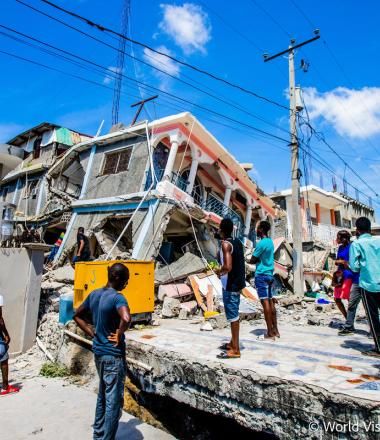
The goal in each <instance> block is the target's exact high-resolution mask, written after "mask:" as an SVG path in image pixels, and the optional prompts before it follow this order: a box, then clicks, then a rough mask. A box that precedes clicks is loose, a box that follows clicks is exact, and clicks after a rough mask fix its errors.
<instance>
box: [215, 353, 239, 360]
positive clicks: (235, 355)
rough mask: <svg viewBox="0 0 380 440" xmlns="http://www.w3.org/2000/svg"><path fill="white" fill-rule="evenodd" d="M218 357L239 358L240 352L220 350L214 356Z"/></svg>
mask: <svg viewBox="0 0 380 440" xmlns="http://www.w3.org/2000/svg"><path fill="white" fill-rule="evenodd" d="M216 357H217V358H218V359H239V358H240V353H232V352H231V351H227V352H224V351H223V352H222V353H220V354H218V355H217V356H216Z"/></svg>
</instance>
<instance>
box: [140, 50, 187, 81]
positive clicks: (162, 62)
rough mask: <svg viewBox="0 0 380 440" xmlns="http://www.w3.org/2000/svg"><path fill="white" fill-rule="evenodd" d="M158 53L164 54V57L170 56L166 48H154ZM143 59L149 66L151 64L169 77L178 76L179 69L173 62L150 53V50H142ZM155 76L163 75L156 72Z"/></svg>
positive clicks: (162, 56)
mask: <svg viewBox="0 0 380 440" xmlns="http://www.w3.org/2000/svg"><path fill="white" fill-rule="evenodd" d="M155 49H156V50H158V51H159V52H162V53H165V54H166V55H171V52H170V50H169V49H168V48H166V47H165V46H159V47H157V48H155ZM144 59H145V61H146V62H148V63H149V64H152V65H153V66H154V67H157V68H158V69H161V70H163V71H165V72H167V73H169V74H170V75H173V76H178V75H179V71H180V67H179V65H178V64H177V63H176V62H175V61H172V60H171V59H170V58H167V57H165V56H164V55H160V54H158V53H156V52H153V51H151V50H150V49H147V48H145V49H144ZM157 74H160V75H164V74H163V73H161V72H157Z"/></svg>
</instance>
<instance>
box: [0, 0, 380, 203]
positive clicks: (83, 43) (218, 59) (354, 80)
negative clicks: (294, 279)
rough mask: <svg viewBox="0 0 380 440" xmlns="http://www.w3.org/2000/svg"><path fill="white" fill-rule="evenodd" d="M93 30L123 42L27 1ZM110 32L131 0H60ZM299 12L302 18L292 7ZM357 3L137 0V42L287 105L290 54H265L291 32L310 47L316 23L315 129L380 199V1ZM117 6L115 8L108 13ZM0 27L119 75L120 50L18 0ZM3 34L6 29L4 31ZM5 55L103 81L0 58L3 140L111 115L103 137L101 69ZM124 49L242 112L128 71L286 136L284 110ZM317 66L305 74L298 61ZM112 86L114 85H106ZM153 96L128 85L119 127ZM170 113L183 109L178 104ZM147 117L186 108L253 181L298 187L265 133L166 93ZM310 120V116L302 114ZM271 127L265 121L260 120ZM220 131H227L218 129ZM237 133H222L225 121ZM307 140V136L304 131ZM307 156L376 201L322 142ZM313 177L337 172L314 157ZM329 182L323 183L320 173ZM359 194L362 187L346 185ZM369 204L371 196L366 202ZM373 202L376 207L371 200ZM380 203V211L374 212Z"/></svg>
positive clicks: (25, 51)
mask: <svg viewBox="0 0 380 440" xmlns="http://www.w3.org/2000/svg"><path fill="white" fill-rule="evenodd" d="M23 1H24V2H25V3H29V4H31V5H33V6H34V7H36V8H39V9H41V10H43V11H45V12H47V13H49V14H51V15H54V16H56V17H58V18H60V19H62V20H65V21H67V22H68V23H71V24H73V25H74V26H76V27H79V28H80V29H82V30H83V31H85V32H88V33H91V35H93V36H95V37H97V38H100V39H102V40H103V41H105V42H107V43H108V44H111V45H114V46H117V45H118V41H117V40H115V39H114V38H112V37H109V36H107V35H105V34H103V33H101V32H98V31H96V30H93V29H91V28H89V27H88V26H86V25H85V24H81V23H80V22H78V21H76V20H74V19H72V18H68V17H67V16H65V15H64V14H61V13H59V12H58V11H56V10H54V9H52V8H51V7H49V6H47V5H44V4H43V3H42V2H41V1H39V0H23ZM56 3H58V4H60V5H62V6H64V7H66V8H68V9H72V10H75V11H77V12H78V13H79V14H82V15H84V16H86V17H88V18H91V19H92V20H94V21H96V22H99V23H101V24H104V25H106V26H108V27H110V28H113V29H116V30H119V29H120V11H121V7H122V4H123V0H111V1H109V2H104V1H102V0H56ZM295 5H297V6H298V7H299V8H302V11H303V13H304V15H306V16H307V18H305V16H304V15H302V14H301V13H300V11H299V10H298V9H297V8H296V6H295ZM370 5H371V7H360V4H359V3H358V2H357V1H355V0H346V1H345V2H342V1H339V0H333V1H327V0H321V1H319V2H316V1H311V0H302V1H301V0H266V1H264V0H238V1H237V2H234V3H233V5H232V4H231V3H228V2H221V1H217V0H205V1H188V2H178V1H175V2H173V1H169V0H168V1H162V2H157V1H153V0H146V1H144V2H141V1H137V0H131V21H130V29H131V36H132V37H133V38H135V39H136V40H140V41H143V42H145V43H147V44H148V45H150V46H152V47H154V48H159V49H160V50H161V51H163V52H166V53H170V54H172V55H174V56H175V57H177V58H180V59H183V60H185V61H187V62H189V63H191V64H194V65H197V66H199V67H201V68H203V69H205V70H208V71H210V72H214V73H216V74H217V75H219V76H221V77H223V78H225V79H226V80H229V81H232V82H234V83H238V84H240V85H242V86H244V87H246V88H249V89H250V90H253V91H255V92H257V93H258V94H260V95H263V96H266V97H268V98H270V99H272V100H274V101H276V102H279V103H281V104H283V105H285V106H287V105H288V102H287V93H286V90H287V86H288V65H287V60H286V58H284V57H282V58H278V59H276V60H274V61H272V62H270V63H264V62H263V58H262V54H263V53H264V52H268V53H275V52H277V51H280V50H282V49H284V48H285V47H287V45H288V44H289V39H290V37H289V36H290V35H291V36H292V37H294V38H296V39H297V41H302V40H304V39H308V38H310V37H311V36H313V33H312V31H313V28H314V27H315V26H316V27H318V28H319V29H320V31H321V36H322V38H321V40H319V41H317V42H314V43H312V44H310V45H309V46H307V47H306V48H305V49H301V50H299V51H297V54H296V68H297V71H296V77H297V83H299V84H300V85H301V86H302V88H303V89H304V99H305V102H306V104H307V107H308V110H309V115H310V118H311V123H312V125H313V126H314V127H315V129H316V130H318V131H320V132H323V134H324V136H325V139H326V140H327V141H328V142H329V144H330V145H332V146H333V147H334V148H335V149H336V150H337V151H338V152H339V153H340V154H341V155H342V157H343V158H344V159H345V160H346V161H347V162H348V163H349V164H350V165H351V166H352V167H353V168H354V169H355V170H356V171H357V173H358V174H359V175H360V176H361V177H362V178H363V180H364V181H365V182H366V184H367V185H369V186H370V187H371V188H373V189H374V190H375V191H376V192H377V191H379V192H380V181H379V174H380V142H379V141H380V84H379V77H380V75H379V61H378V54H379V49H380V38H379V30H378V29H379V27H378V23H379V19H380V6H379V5H377V4H376V2H371V3H370ZM111 6H112V7H111ZM0 17H1V18H0V24H1V25H5V26H8V27H11V28H13V29H16V30H17V31H19V32H23V33H25V34H28V35H31V36H33V37H35V38H38V39H40V40H43V41H45V42H48V43H49V44H52V45H54V46H57V47H59V48H61V49H65V50H67V51H70V52H72V53H75V54H76V55H79V56H82V57H84V58H86V59H89V60H91V61H93V62H95V63H98V64H101V65H103V66H107V67H109V68H111V69H114V68H115V66H116V51H114V50H112V49H111V48H108V47H106V46H103V45H101V44H99V43H97V42H95V41H92V40H90V39H88V38H87V37H85V36H83V35H80V34H78V33H77V32H75V31H73V30H71V29H68V28H66V27H64V26H62V25H60V24H59V23H57V22H53V21H52V20H49V19H48V18H46V17H43V16H41V15H39V14H37V13H36V12H33V11H31V10H30V9H28V8H26V7H25V6H23V5H21V4H19V3H17V2H16V1H15V0H3V1H2V2H1V4H0ZM0 32H9V31H5V30H4V28H0ZM0 42H1V47H0V50H2V51H6V52H10V53H13V54H16V55H18V56H21V57H25V58H29V59H32V60H34V61H35V62H39V63H43V64H47V65H49V66H51V67H53V68H58V69H61V70H64V71H66V72H70V73H71V74H73V75H77V76H81V77H84V78H86V79H88V80H90V81H94V82H97V83H99V84H100V85H102V86H103V87H102V86H98V85H95V84H89V83H86V82H84V81H81V80H79V79H75V78H72V77H68V76H65V75H63V74H61V73H58V72H55V71H49V70H46V69H44V68H41V66H36V65H32V64H29V63H27V62H25V61H21V60H18V59H14V58H12V57H9V56H8V55H5V54H2V53H0V62H1V66H2V69H1V70H0V80H1V84H2V94H1V95H2V100H1V101H2V105H1V108H0V142H1V141H3V142H4V141H7V140H9V138H11V137H12V136H13V135H15V134H17V133H18V132H20V131H21V130H24V129H27V128H29V127H31V126H33V125H36V124H38V123H40V122H42V121H50V122H55V123H59V124H62V125H65V126H67V127H69V128H72V129H77V130H80V131H83V132H86V133H90V134H95V133H96V131H97V128H98V126H99V124H100V122H101V121H102V120H103V119H104V120H105V126H104V130H108V129H109V127H110V123H111V108H112V97H113V92H112V86H113V79H111V78H107V77H106V75H105V74H104V72H101V73H96V72H94V71H92V70H91V71H88V70H83V69H82V68H81V67H79V66H77V65H72V64H68V63H67V62H65V60H64V59H63V58H60V59H59V58H56V57H53V56H51V55H48V54H45V53H41V52H40V51H38V50H36V49H35V48H31V47H30V46H25V45H24V44H22V43H20V42H16V41H14V40H12V39H10V38H8V37H6V36H4V35H2V34H0ZM126 49H127V51H128V52H129V53H131V50H133V54H134V55H135V56H136V57H137V58H141V59H144V60H145V61H147V62H149V63H151V64H155V65H156V66H159V67H160V68H162V69H164V70H166V71H167V72H169V73H171V74H172V75H173V76H174V77H176V78H180V79H183V80H185V81H188V82H192V83H193V81H197V83H193V84H194V85H196V86H197V87H201V88H202V89H206V88H208V89H207V90H208V91H209V93H211V94H214V95H216V96H218V97H220V98H223V99H225V100H227V101H229V102H231V101H233V102H234V105H235V106H236V105H237V106H239V107H241V108H243V109H244V110H246V111H248V112H249V113H251V114H254V115H256V116H257V117H258V118H255V117H253V116H251V115H249V114H247V113H246V112H245V111H240V110H238V109H236V108H234V107H231V106H230V105H228V104H226V103H222V102H220V101H217V100H215V99H213V98H211V97H210V96H206V95H204V94H203V93H201V92H199V91H196V90H194V89H192V88H191V87H189V86H187V85H184V84H182V83H180V82H178V81H177V80H176V79H173V78H168V77H167V76H165V75H163V74H160V73H157V71H155V70H154V69H151V68H149V67H147V66H144V65H143V64H141V63H139V62H138V61H135V62H133V61H132V60H131V59H130V58H128V57H127V58H126V64H125V70H124V73H125V74H126V75H128V76H131V77H134V78H137V79H139V80H140V81H142V82H144V83H147V84H150V85H152V86H154V87H158V88H161V89H163V90H164V91H166V92H168V93H171V94H173V95H176V96H180V97H183V98H184V99H186V100H188V101H191V102H193V103H196V104H198V105H201V106H205V107H208V108H210V109H213V110H214V111H217V112H220V113H223V114H225V115H227V116H229V117H231V118H234V119H236V120H240V121H243V122H244V123H246V124H250V125H252V126H254V127H256V128H259V129H262V130H266V131H268V132H270V133H272V134H274V135H277V136H280V137H284V138H288V134H287V131H288V124H289V123H288V112H287V110H285V109H283V108H278V107H276V106H274V105H272V104H268V103H265V102H263V101H262V100H259V99H256V98H254V97H252V96H249V95H247V94H245V93H242V92H240V91H238V90H236V89H232V88H229V87H227V86H226V85H223V84H221V83H219V82H216V81H214V80H211V79H209V78H206V77H204V76H202V75H200V74H197V73H195V72H193V71H191V70H189V69H187V68H185V67H183V66H180V65H178V64H175V63H173V62H170V61H168V60H167V59H165V58H163V57H157V56H156V55H155V54H154V53H150V52H149V51H146V50H145V52H144V50H143V49H142V48H139V47H136V46H133V48H132V47H131V46H130V44H129V43H127V47H126ZM301 59H304V60H306V61H308V62H309V63H310V67H309V70H308V72H307V73H304V72H303V71H302V70H301V69H300V67H299V65H300V61H301ZM106 87H110V89H108V88H106ZM152 94H155V92H154V91H148V90H143V89H140V90H139V89H138V88H137V87H136V84H134V83H132V82H130V81H124V87H123V95H122V100H121V105H120V108H121V111H120V120H121V121H122V122H125V123H129V122H130V120H131V118H132V115H133V112H132V111H131V109H130V108H129V106H130V104H131V103H133V102H135V101H136V100H138V99H140V96H143V97H147V96H150V95H152ZM173 106H174V107H175V108H173ZM147 108H148V114H147V113H145V114H144V115H143V116H144V118H145V117H149V118H154V117H159V116H165V115H168V114H172V113H176V112H178V111H180V110H187V111H191V112H192V113H194V114H195V115H196V116H197V117H198V118H199V119H200V121H201V122H203V124H204V125H205V126H206V127H207V128H208V129H209V130H210V131H211V132H212V133H213V134H214V135H215V136H216V137H217V138H218V139H219V140H220V141H221V142H222V143H223V144H224V145H225V146H226V147H227V148H228V149H229V150H230V151H231V152H232V153H233V154H234V155H235V156H236V157H237V158H238V159H239V160H240V161H241V162H253V163H254V166H255V171H254V172H253V174H252V177H253V178H255V179H256V180H257V181H258V183H259V184H260V186H261V187H262V188H263V189H264V190H265V191H267V192H271V191H273V190H274V189H275V188H276V189H278V190H279V189H282V188H285V187H288V186H289V185H290V173H289V162H290V160H289V152H288V149H287V146H286V144H285V142H281V141H277V140H274V139H272V138H268V137H267V138H264V137H263V136H261V135H259V134H257V133H255V132H254V131H253V130H251V129H247V128H243V127H242V126H239V125H237V124H236V123H233V122H229V121H226V120H223V119H221V118H220V117H219V116H215V115H211V114H209V113H207V112H204V111H203V110H200V109H199V108H196V107H194V106H192V105H190V104H185V103H178V102H176V103H175V104H173V100H172V99H171V98H168V97H167V96H165V95H164V94H163V93H161V94H160V98H159V99H158V100H157V102H156V104H150V105H149V106H148V107H147ZM305 116H306V115H305V114H304V117H305ZM263 120H265V122H264V121H263ZM221 123H222V124H224V125H221ZM226 124H227V125H231V126H233V128H232V127H226V126H225V125H226ZM305 134H306V133H305ZM310 145H311V149H312V151H313V152H314V153H315V154H318V155H321V156H322V157H323V159H324V160H326V162H328V164H329V165H330V167H331V168H333V169H334V172H335V173H336V175H337V184H338V188H340V189H341V188H342V181H341V177H342V176H343V174H344V173H345V175H346V178H347V180H348V181H349V183H351V184H352V185H353V186H355V187H357V188H359V189H360V190H361V191H363V192H364V193H366V194H367V195H370V196H372V197H373V203H374V204H375V199H376V197H375V196H374V194H373V193H372V192H371V189H369V188H368V186H366V184H364V183H363V182H361V181H360V180H359V179H358V178H357V177H356V176H354V175H353V174H352V173H351V172H350V171H349V170H348V169H345V165H344V164H343V163H342V161H340V160H339V159H338V158H337V157H336V156H334V155H333V154H332V153H331V152H329V151H328V148H327V146H326V145H324V144H323V143H321V142H319V141H318V140H317V139H316V138H315V137H314V138H312V140H311V143H310ZM308 170H309V174H310V180H311V181H312V182H313V183H316V184H319V183H320V181H321V179H322V180H323V184H324V187H325V189H331V187H332V183H331V180H332V177H331V175H330V174H329V173H328V172H327V171H326V170H324V168H322V167H321V165H320V164H318V163H316V162H313V161H312V163H311V164H310V163H309V161H308ZM321 176H322V178H321ZM349 191H350V192H351V194H352V195H354V193H355V192H354V190H353V189H349ZM360 198H361V199H362V200H363V201H367V200H366V199H365V197H364V196H363V195H360ZM375 206H376V205H375ZM376 207H377V208H378V206H376Z"/></svg>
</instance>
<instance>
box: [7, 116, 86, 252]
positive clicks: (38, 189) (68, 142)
mask: <svg viewBox="0 0 380 440" xmlns="http://www.w3.org/2000/svg"><path fill="white" fill-rule="evenodd" d="M90 138H91V137H90V136H88V135H84V134H82V133H79V132H77V131H73V130H70V129H68V128H65V127H62V126H59V125H56V124H51V123H47V122H43V123H41V124H39V125H37V126H36V127H33V128H31V129H29V130H26V131H25V132H23V133H21V134H19V135H17V136H15V137H14V138H12V139H11V140H9V141H8V145H9V147H10V148H11V149H12V150H11V151H12V152H13V151H14V152H17V157H18V158H19V161H18V163H17V166H15V167H12V169H9V168H8V172H7V173H6V174H5V175H4V176H3V179H2V181H1V204H2V205H3V206H4V205H8V206H9V205H12V206H13V211H14V214H13V216H12V220H13V221H14V223H15V224H16V225H17V224H20V225H26V227H27V228H28V227H31V226H33V227H35V228H41V232H42V236H43V239H44V241H46V242H47V243H53V242H54V241H53V240H54V237H55V235H56V233H57V232H58V231H59V230H65V225H66V223H67V217H70V208H69V207H68V205H67V202H69V201H71V200H73V199H75V198H77V197H78V196H79V194H80V189H81V182H82V179H83V175H84V171H83V169H81V168H80V167H78V163H77V164H76V165H75V164H73V168H68V169H67V170H66V172H67V173H70V182H69V178H68V177H67V175H66V174H65V173H62V174H61V175H60V176H59V178H58V179H56V180H55V181H52V180H51V179H50V176H49V174H48V171H49V169H50V168H51V167H52V166H53V164H54V163H55V162H56V161H57V160H59V159H60V158H61V157H62V156H64V155H65V153H66V151H67V150H68V149H70V147H72V146H74V145H76V144H79V143H81V142H83V141H85V140H89V139H90ZM75 166H76V167H77V168H74V167H75ZM62 199H63V200H66V203H61V200H62ZM65 213H67V214H66V219H65V217H63V215H64V214H65ZM62 217H63V218H62Z"/></svg>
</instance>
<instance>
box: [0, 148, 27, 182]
mask: <svg viewBox="0 0 380 440" xmlns="http://www.w3.org/2000/svg"><path fill="white" fill-rule="evenodd" d="M23 159H24V150H23V149H22V148H20V147H15V146H13V145H9V144H0V181H1V179H2V178H3V177H4V176H5V175H6V174H8V173H9V172H11V171H12V170H14V169H15V168H16V167H17V165H19V164H20V163H21V162H22V160H23Z"/></svg>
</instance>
